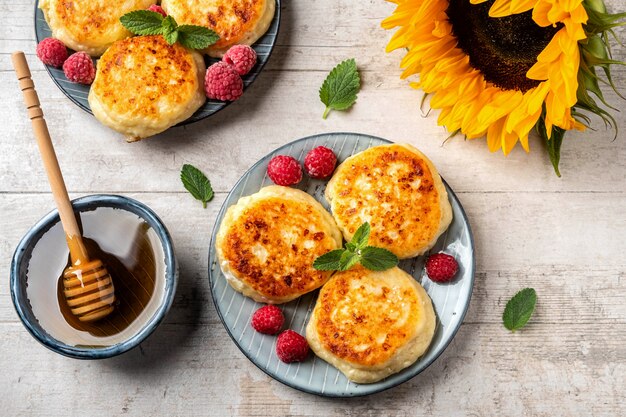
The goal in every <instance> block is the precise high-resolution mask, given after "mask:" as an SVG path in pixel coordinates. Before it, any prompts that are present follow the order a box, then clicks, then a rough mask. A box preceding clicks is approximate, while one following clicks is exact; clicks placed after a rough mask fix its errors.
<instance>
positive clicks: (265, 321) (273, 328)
mask: <svg viewBox="0 0 626 417" xmlns="http://www.w3.org/2000/svg"><path fill="white" fill-rule="evenodd" d="M284 323H285V317H283V312H282V311H280V308H278V307H276V306H273V305H266V306H265V307H261V308H259V309H258V310H257V311H255V313H254V315H253V316H252V327H253V328H254V330H256V331H257V332H259V333H263V334H276V333H278V332H280V329H281V327H283V324H284Z"/></svg>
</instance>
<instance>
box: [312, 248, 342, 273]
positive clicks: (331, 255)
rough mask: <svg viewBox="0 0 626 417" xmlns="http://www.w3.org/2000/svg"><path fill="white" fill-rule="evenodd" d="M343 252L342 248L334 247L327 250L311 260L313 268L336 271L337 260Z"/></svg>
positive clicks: (337, 267)
mask: <svg viewBox="0 0 626 417" xmlns="http://www.w3.org/2000/svg"><path fill="white" fill-rule="evenodd" d="M343 253H344V250H343V249H335V250H332V251H330V252H327V253H325V254H323V255H322V256H319V257H318V258H317V259H315V261H314V262H313V268H315V269H317V270H318V271H338V270H339V261H340V259H341V255H343Z"/></svg>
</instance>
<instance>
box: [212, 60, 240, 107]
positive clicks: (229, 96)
mask: <svg viewBox="0 0 626 417" xmlns="http://www.w3.org/2000/svg"><path fill="white" fill-rule="evenodd" d="M204 91H205V92H206V96H207V97H208V98H215V99H218V100H223V101H235V100H237V99H238V98H239V97H241V95H242V94H243V80H242V79H241V76H240V75H239V74H237V71H235V69H234V68H233V67H231V66H230V65H228V64H226V63H224V62H216V63H215V64H213V65H211V66H210V67H209V68H208V69H207V71H206V76H205V77H204Z"/></svg>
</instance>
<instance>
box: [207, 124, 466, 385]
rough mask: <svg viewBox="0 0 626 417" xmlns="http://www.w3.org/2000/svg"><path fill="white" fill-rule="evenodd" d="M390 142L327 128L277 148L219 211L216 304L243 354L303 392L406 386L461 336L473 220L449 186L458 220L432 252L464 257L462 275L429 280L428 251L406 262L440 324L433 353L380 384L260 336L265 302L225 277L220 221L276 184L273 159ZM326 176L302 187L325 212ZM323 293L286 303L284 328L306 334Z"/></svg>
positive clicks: (213, 277) (212, 259) (343, 152)
mask: <svg viewBox="0 0 626 417" xmlns="http://www.w3.org/2000/svg"><path fill="white" fill-rule="evenodd" d="M387 143H390V142H389V141H387V140H385V139H381V138H377V137H373V136H366V135H361V134H356V133H329V134H323V135H316V136H310V137H307V138H304V139H300V140H297V141H295V142H292V143H289V144H287V145H285V146H283V147H281V148H278V149H276V150H275V151H274V152H272V153H271V154H269V155H267V156H265V157H264V158H262V159H261V160H260V161H258V162H257V163H256V164H255V165H254V166H253V167H252V168H250V169H249V170H248V172H246V173H245V174H244V176H243V177H242V178H241V179H240V180H239V181H238V182H237V184H236V185H235V187H234V188H233V190H232V191H231V192H230V194H229V195H228V197H227V198H226V201H225V202H224V205H223V206H222V209H221V210H220V212H219V214H218V216H217V221H216V223H215V227H214V230H213V235H212V238H211V247H210V250H209V280H210V283H211V291H212V295H213V301H214V303H215V308H216V310H217V312H218V314H219V315H220V318H221V319H222V322H223V323H224V326H225V327H226V330H228V333H229V334H230V336H231V338H232V339H233V341H234V342H235V344H236V345H237V346H238V347H239V349H241V351H242V352H243V353H244V355H246V356H247V357H248V359H250V360H251V361H252V362H253V363H254V364H255V365H256V366H258V367H259V368H260V369H261V370H263V371H264V372H265V373H267V374H268V375H270V376H271V377H273V378H275V379H277V380H278V381H281V382H283V383H285V384H287V385H289V386H291V387H293V388H296V389H299V390H301V391H305V392H309V393H313V394H318V395H323V396H328V397H354V396H359V395H367V394H372V393H375V392H379V391H383V390H385V389H388V388H391V387H394V386H396V385H398V384H401V383H403V382H405V381H407V380H409V379H410V378H412V377H414V376H415V375H417V374H419V373H420V372H422V371H423V370H424V369H426V367H428V366H429V365H430V364H431V363H433V361H434V360H435V359H437V357H438V356H439V355H441V353H442V352H443V351H444V350H445V348H446V347H447V346H448V344H449V343H450V341H451V340H452V338H453V337H454V335H455V334H456V332H457V330H458V329H459V326H460V325H461V322H462V321H463V317H464V316H465V312H466V311H467V308H468V306H469V302H470V296H471V294H472V286H473V282H474V243H473V240H472V232H471V230H470V225H469V223H468V221H467V217H466V216H465V212H464V211H463V207H462V206H461V203H460V202H459V200H458V199H457V197H456V196H455V195H454V193H453V192H452V190H451V189H450V187H449V186H448V184H446V189H447V190H448V196H449V198H450V204H451V205H452V209H453V212H454V220H453V221H452V224H451V225H450V227H449V229H448V231H447V232H446V233H444V234H443V235H442V236H441V238H440V239H439V241H438V242H437V244H436V245H435V247H434V248H433V249H432V250H431V252H439V251H442V250H444V251H445V252H446V253H449V254H451V255H453V256H454V257H455V258H456V259H457V260H458V261H459V272H458V275H457V277H456V279H455V280H454V281H453V282H451V283H449V284H443V285H442V284H435V283H433V282H432V281H430V280H429V279H428V278H427V277H426V273H425V271H424V261H425V259H426V256H427V255H428V254H426V256H420V257H417V258H413V259H408V260H404V261H402V262H401V263H400V267H401V268H402V269H404V270H405V271H407V272H408V273H409V274H411V275H412V276H413V277H414V278H415V279H416V280H418V281H419V282H420V283H421V284H422V286H423V287H424V288H425V289H426V291H427V292H428V294H429V295H430V297H431V298H432V300H433V305H434V307H435V311H436V314H437V328H436V330H435V336H434V338H433V341H432V344H431V346H430V348H429V349H428V351H427V352H426V353H425V354H424V355H423V356H422V357H421V358H420V359H419V360H417V362H415V363H414V364H413V365H412V366H410V367H408V368H406V369H404V370H403V371H401V372H399V373H397V374H395V375H392V376H390V377H388V378H386V379H384V380H382V381H379V382H376V383H374V384H355V383H353V382H350V381H348V380H347V379H346V377H345V376H344V375H343V374H342V373H341V372H339V371H338V370H337V369H336V368H334V367H332V366H330V365H328V364H327V363H326V362H324V361H323V360H321V359H320V358H318V357H316V356H315V355H313V354H311V355H310V356H309V358H308V359H307V360H306V361H304V362H301V363H293V364H285V363H283V362H281V361H280V360H279V359H278V357H277V356H276V354H275V350H274V349H275V344H276V337H275V336H268V335H263V334H261V333H257V332H256V331H254V329H252V327H251V326H250V319H251V317H252V314H253V313H254V311H256V310H257V309H258V308H259V307H261V306H262V304H259V303H256V302H254V301H253V300H252V299H250V298H247V297H244V296H243V295H241V294H240V293H238V292H236V291H234V290H233V289H232V288H231V287H230V285H229V284H228V283H227V282H226V278H225V277H224V275H223V274H222V272H221V270H220V267H219V265H218V264H217V261H216V253H215V246H214V242H215V235H216V232H217V230H218V228H219V225H220V224H221V222H222V218H223V216H224V213H225V211H226V209H227V208H228V207H229V206H231V205H233V204H235V203H236V202H237V200H239V198H240V197H242V196H246V195H250V194H253V193H256V192H257V191H259V189H260V188H261V187H263V186H267V185H270V184H271V183H272V182H271V180H270V179H269V178H267V175H266V169H267V164H268V162H269V161H270V159H271V158H272V157H274V156H275V155H278V154H283V155H291V156H293V157H294V158H296V159H298V160H300V161H302V160H303V159H304V156H305V155H306V153H307V152H308V151H309V150H311V149H313V148H314V147H316V146H320V145H323V146H326V147H329V148H331V149H333V150H334V152H335V154H336V155H337V158H338V160H339V162H341V161H344V160H345V159H346V158H348V157H349V156H351V155H353V154H356V153H358V152H361V151H363V150H365V149H367V148H369V147H371V146H376V145H382V144H387ZM325 187H326V181H319V180H312V179H310V178H308V177H307V176H306V175H305V177H304V179H303V181H302V182H301V183H300V184H299V185H298V188H299V189H301V190H303V191H306V192H308V193H309V194H311V195H313V196H314V197H315V198H316V199H317V200H318V201H319V202H321V203H322V205H323V206H324V207H326V209H329V206H328V203H327V202H326V200H325V199H324V197H323V195H324V189H325ZM317 293H318V292H317V291H314V292H312V293H309V294H306V295H304V296H302V297H300V298H298V299H297V300H294V301H292V302H290V303H287V304H282V305H281V306H280V307H281V308H282V310H283V313H284V315H285V328H289V329H293V330H295V331H297V332H298V333H300V334H302V335H304V333H305V325H306V323H307V322H308V318H309V314H310V313H311V310H312V309H313V307H314V305H315V300H316V298H317Z"/></svg>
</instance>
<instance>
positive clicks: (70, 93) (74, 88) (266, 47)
mask: <svg viewBox="0 0 626 417" xmlns="http://www.w3.org/2000/svg"><path fill="white" fill-rule="evenodd" d="M38 6H39V0H37V1H35V37H36V39H37V43H39V42H41V41H42V40H43V39H45V38H49V37H51V36H52V32H51V31H50V27H49V26H48V23H46V19H45V18H44V16H43V12H42V11H41V9H39V7H38ZM279 26H280V0H276V13H275V14H274V19H273V20H272V23H271V24H270V27H269V29H268V30H267V32H266V33H265V35H263V36H262V37H261V38H260V39H259V40H258V41H256V43H255V44H254V45H252V47H253V48H254V50H255V51H256V53H257V64H256V66H255V67H254V68H252V71H250V73H248V74H246V75H244V76H243V84H244V91H245V90H246V89H247V88H248V87H249V86H250V84H252V83H253V82H254V80H255V79H256V77H257V76H258V75H259V73H260V72H261V70H263V67H264V66H265V64H266V63H267V61H268V59H269V57H270V54H271V53H272V50H273V49H274V45H275V44H276V37H277V36H278V28H279ZM205 61H206V64H207V67H208V66H209V65H211V64H213V63H214V62H217V61H218V59H216V58H210V57H206V56H205ZM46 70H47V71H48V74H50V77H51V78H52V81H54V83H55V84H56V85H57V86H58V87H59V88H60V89H61V91H62V92H63V94H65V95H66V96H67V97H68V98H69V99H70V100H72V101H73V102H74V103H75V104H76V105H77V106H78V107H80V108H81V109H83V110H84V111H86V112H88V113H90V114H93V113H92V112H91V109H90V108H89V103H88V102H87V95H88V94H89V86H88V85H82V84H76V83H73V82H70V81H68V80H67V78H65V74H64V73H63V69H59V68H53V67H50V66H47V65H46ZM229 104H230V102H227V101H218V100H210V99H207V101H206V103H204V105H202V107H200V108H199V109H198V110H197V111H196V112H195V113H194V114H193V115H192V116H191V117H190V118H189V119H187V120H185V121H184V122H181V123H180V125H186V124H189V123H194V122H197V121H199V120H202V119H205V118H207V117H209V116H211V115H212V114H215V113H217V112H218V111H220V110H222V109H223V108H224V107H226V106H228V105H229Z"/></svg>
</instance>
